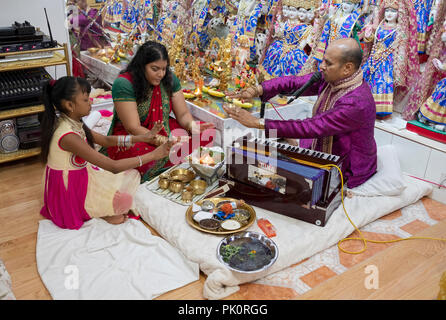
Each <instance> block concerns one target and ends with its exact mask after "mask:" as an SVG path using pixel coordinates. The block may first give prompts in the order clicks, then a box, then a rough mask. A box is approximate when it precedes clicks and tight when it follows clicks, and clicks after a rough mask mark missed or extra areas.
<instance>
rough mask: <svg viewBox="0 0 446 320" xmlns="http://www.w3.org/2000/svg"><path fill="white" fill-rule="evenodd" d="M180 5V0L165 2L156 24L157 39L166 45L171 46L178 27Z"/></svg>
mask: <svg viewBox="0 0 446 320" xmlns="http://www.w3.org/2000/svg"><path fill="white" fill-rule="evenodd" d="M179 7H180V5H179V2H178V1H169V2H165V3H163V11H162V13H161V16H160V18H159V20H158V23H157V25H156V34H157V38H156V39H157V40H158V41H160V42H162V43H163V44H164V45H166V46H170V44H171V42H172V40H173V38H174V35H175V31H176V29H177V27H178V25H179V24H180V23H179V19H178V13H177V12H178V11H180V10H178V9H179Z"/></svg>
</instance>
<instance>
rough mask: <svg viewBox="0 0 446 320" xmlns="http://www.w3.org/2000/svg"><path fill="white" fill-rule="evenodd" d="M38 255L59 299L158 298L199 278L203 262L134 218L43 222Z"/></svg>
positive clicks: (42, 272)
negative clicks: (62, 224)
mask: <svg viewBox="0 0 446 320" xmlns="http://www.w3.org/2000/svg"><path fill="white" fill-rule="evenodd" d="M36 258H37V268H38V271H39V274H40V276H41V278H42V281H43V283H44V284H45V286H46V287H47V289H48V291H49V292H50V294H51V296H52V297H53V299H95V300H96V299H104V300H107V299H132V300H136V299H153V298H155V297H157V296H159V295H161V294H163V293H165V292H168V291H170V290H173V289H177V288H179V287H182V286H184V285H186V284H188V283H190V282H193V281H196V280H198V279H199V269H198V264H196V263H193V262H191V261H189V260H187V259H186V258H185V257H184V255H183V254H182V253H181V252H180V251H179V250H177V249H176V248H174V247H173V246H171V245H170V244H169V243H168V242H166V241H165V240H163V239H161V238H160V237H157V236H153V235H152V234H151V233H150V230H149V229H147V228H146V227H145V226H144V225H143V223H141V221H136V220H134V219H129V220H127V221H126V222H125V223H122V224H119V225H113V224H109V223H107V222H106V221H104V220H103V219H92V220H89V221H87V222H86V223H85V224H84V225H83V226H82V227H81V228H80V229H79V230H68V229H61V228H59V227H57V226H56V225H55V224H53V223H52V222H51V221H50V220H41V221H39V230H38V234H37V246H36Z"/></svg>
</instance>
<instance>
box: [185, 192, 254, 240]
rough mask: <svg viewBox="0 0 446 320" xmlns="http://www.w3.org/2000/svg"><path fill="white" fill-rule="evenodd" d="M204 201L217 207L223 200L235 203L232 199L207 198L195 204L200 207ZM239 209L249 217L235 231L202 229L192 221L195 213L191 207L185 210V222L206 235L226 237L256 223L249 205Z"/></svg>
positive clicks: (245, 204)
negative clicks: (243, 210) (208, 201)
mask: <svg viewBox="0 0 446 320" xmlns="http://www.w3.org/2000/svg"><path fill="white" fill-rule="evenodd" d="M205 200H210V201H212V202H213V203H214V204H215V205H217V203H219V202H220V201H225V200H229V201H236V199H233V198H209V199H203V200H200V201H197V202H196V204H198V205H201V204H202V203H203V201H205ZM240 208H241V209H245V210H247V211H248V212H249V214H250V217H249V219H248V223H247V224H246V225H244V226H242V227H240V228H238V229H236V230H222V231H220V230H208V229H204V228H202V227H201V226H200V225H199V224H198V222H196V221H195V220H194V219H193V215H194V213H195V212H193V211H192V205H190V206H189V208H187V210H186V221H187V223H188V224H189V225H190V226H191V227H192V228H195V229H197V230H200V231H202V232H206V233H211V234H216V235H227V234H233V233H236V232H240V231H244V230H246V229H248V228H249V227H250V226H251V225H252V224H253V223H254V221H256V212H255V210H254V209H253V207H251V206H250V205H249V204H247V203H244V204H243V205H242V206H241V207H240Z"/></svg>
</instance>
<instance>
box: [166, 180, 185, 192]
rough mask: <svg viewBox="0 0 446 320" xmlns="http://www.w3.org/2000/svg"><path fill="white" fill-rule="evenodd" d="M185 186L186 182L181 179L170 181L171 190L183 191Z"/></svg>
mask: <svg viewBox="0 0 446 320" xmlns="http://www.w3.org/2000/svg"><path fill="white" fill-rule="evenodd" d="M183 187H184V183H183V182H181V181H170V184H169V190H170V191H172V192H173V193H178V192H181V190H183Z"/></svg>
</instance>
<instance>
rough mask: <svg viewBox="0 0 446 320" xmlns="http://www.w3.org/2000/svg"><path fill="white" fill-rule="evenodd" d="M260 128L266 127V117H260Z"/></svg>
mask: <svg viewBox="0 0 446 320" xmlns="http://www.w3.org/2000/svg"><path fill="white" fill-rule="evenodd" d="M259 129H265V119H264V118H260V119H259Z"/></svg>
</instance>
